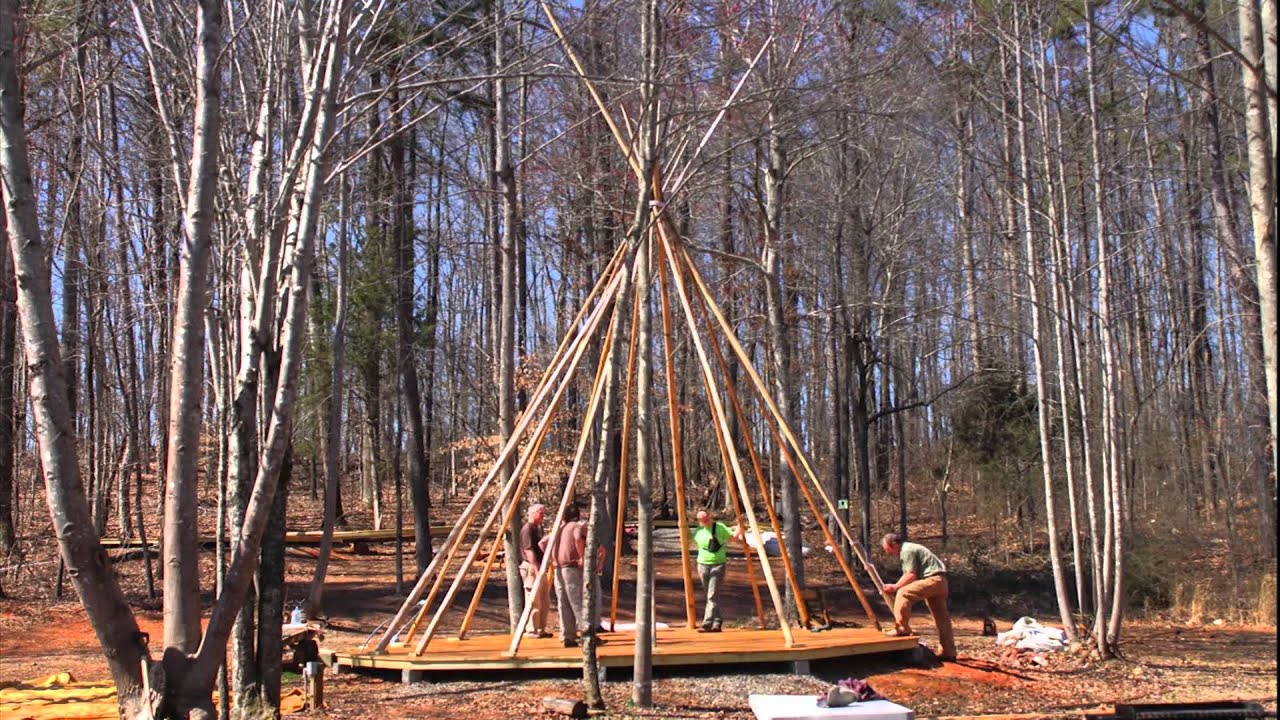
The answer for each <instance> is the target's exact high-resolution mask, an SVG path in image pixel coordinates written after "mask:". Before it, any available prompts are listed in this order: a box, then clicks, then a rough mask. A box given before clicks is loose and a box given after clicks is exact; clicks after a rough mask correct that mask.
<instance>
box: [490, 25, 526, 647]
mask: <svg viewBox="0 0 1280 720" xmlns="http://www.w3.org/2000/svg"><path fill="white" fill-rule="evenodd" d="M493 13H494V38H493V64H494V68H495V73H497V78H496V79H495V80H494V81H493V118H494V120H493V122H494V130H493V131H494V141H495V144H494V154H493V172H494V177H495V178H497V181H498V184H499V192H498V197H499V202H500V206H501V213H502V218H501V224H502V227H501V228H500V230H499V232H500V233H501V236H500V238H499V261H500V266H501V269H500V276H499V279H500V285H501V303H500V308H495V309H497V310H498V318H497V323H496V325H497V328H498V348H499V352H498V438H499V444H500V445H501V444H505V443H506V442H507V439H508V438H510V437H511V432H512V428H513V427H514V426H515V417H516V407H515V405H516V389H515V372H516V262H517V261H518V260H519V258H518V256H517V254H516V185H515V182H516V178H515V168H514V167H513V166H512V164H511V138H510V136H509V131H508V118H507V113H508V108H507V105H508V100H509V98H508V97H507V83H506V80H505V79H504V78H503V77H502V73H503V72H505V71H506V69H507V65H506V63H507V60H506V37H505V35H506V32H507V21H506V3H505V2H504V0H497V1H496V2H494V5H493ZM512 467H513V464H512V463H511V462H508V463H507V464H506V466H505V467H503V469H502V472H501V473H500V474H499V476H498V482H500V483H505V482H506V481H507V479H508V478H509V477H510V476H511V469H512ZM512 502H513V503H519V500H518V499H513V500H512ZM518 510H519V508H518V507H517V508H516V512H514V513H513V514H512V517H520V513H519V512H518ZM519 533H520V528H518V527H516V524H515V523H512V524H511V526H510V527H509V528H508V529H507V533H506V535H505V536H503V538H502V543H503V551H504V552H505V553H506V557H507V562H506V566H507V612H508V616H509V624H510V626H511V632H512V633H517V632H522V631H523V629H522V628H517V627H516V623H518V622H519V620H520V616H521V614H522V613H523V612H524V585H523V584H522V583H521V581H520V564H519V563H518V562H517V561H516V558H518V557H519V556H520V537H519Z"/></svg>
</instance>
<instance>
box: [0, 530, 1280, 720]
mask: <svg viewBox="0 0 1280 720" xmlns="http://www.w3.org/2000/svg"><path fill="white" fill-rule="evenodd" d="M313 556H314V552H313V551H310V550H305V549H291V550H290V552H289V556H288V557H289V564H288V576H287V592H288V597H289V599H290V603H291V604H290V607H292V601H293V600H295V599H297V598H300V597H302V596H303V595H304V593H305V591H306V586H307V582H308V581H309V579H310V575H311V568H312V565H313V562H314V560H313ZM412 562H413V559H412V555H410V554H406V556H405V557H404V564H405V566H406V568H407V569H410V571H411V568H412ZM139 566H140V563H138V562H137V561H136V560H133V561H127V562H122V563H119V564H118V568H119V570H120V572H121V573H122V575H124V576H125V577H126V578H127V579H128V580H129V581H133V582H136V581H137V578H138V575H139V570H138V568H139ZM807 568H808V571H809V577H810V582H811V583H814V584H829V585H831V586H832V587H833V588H838V587H840V585H841V583H842V582H843V579H842V578H843V576H842V575H840V574H839V572H838V570H836V569H835V564H834V563H832V562H830V560H829V559H828V558H819V559H817V560H816V561H815V562H813V563H809V564H807ZM631 572H632V569H631V568H630V567H628V568H627V570H626V571H624V582H623V597H624V598H627V600H626V601H624V602H623V603H621V607H620V613H619V614H620V617H619V620H620V621H626V620H630V619H631V618H630V612H626V610H628V609H629V608H627V607H626V606H628V605H630V604H631V603H630V600H629V598H631V597H632V596H633V595H632V593H633V584H632V583H631V581H630V580H631V578H630V574H631ZM410 574H411V572H410ZM695 582H696V580H695ZM130 584H133V583H132V582H130ZM471 585H473V583H472V584H471ZM471 585H468V587H466V588H464V592H463V594H462V597H470V593H471V591H472V587H471ZM135 587H137V586H136V585H135ZM761 588H762V592H763V583H761ZM658 591H659V598H658V606H659V608H660V609H659V614H660V616H661V619H663V620H664V621H669V622H672V623H679V622H682V621H683V619H682V616H683V612H682V611H681V609H680V608H681V606H682V605H683V600H682V591H681V585H680V573H679V563H678V560H677V559H675V558H662V559H660V561H659V568H658ZM726 595H727V602H726V606H727V614H728V617H729V618H730V620H729V623H730V624H747V623H751V622H753V618H752V615H753V614H754V606H755V603H754V600H753V598H752V594H751V592H750V589H749V588H748V587H747V586H746V583H745V571H744V570H743V569H742V567H741V560H738V561H736V567H734V568H733V569H732V570H731V579H730V586H729V588H728V592H727V593H726ZM828 595H829V599H828V602H829V604H831V606H832V607H831V611H832V614H833V616H834V617H835V618H836V619H837V620H840V621H844V622H855V623H859V624H863V625H866V624H867V622H868V621H867V619H866V617H865V615H864V614H863V613H862V610H861V608H860V606H859V605H858V603H857V601H856V598H855V597H854V595H853V593H852V592H851V591H849V590H848V588H847V587H845V589H844V590H843V591H840V590H832V591H831V592H829V593H828ZM484 597H485V601H484V603H482V606H481V611H480V613H479V614H478V616H477V622H476V628H477V631H478V632H483V631H486V630H488V631H501V630H502V629H503V628H504V627H505V626H506V622H507V620H506V615H507V613H506V603H505V587H504V585H503V577H502V574H501V573H494V577H493V579H492V580H491V582H490V585H489V587H488V588H487V589H486V591H485V593H484ZM326 598H327V600H326V603H325V609H326V611H327V613H328V616H329V620H330V626H329V630H328V633H327V637H326V639H325V642H324V643H323V644H324V645H326V646H330V645H332V646H336V645H355V644H358V643H360V642H363V641H364V640H365V639H366V638H368V637H369V636H370V635H371V634H372V633H373V632H374V631H375V629H376V628H377V626H378V625H379V624H380V623H382V622H383V621H385V620H387V619H388V618H389V617H390V616H391V614H393V613H394V612H395V609H396V608H397V607H398V605H399V602H400V601H401V599H402V598H403V594H402V593H397V592H396V591H395V576H394V555H393V553H392V551H391V549H390V547H389V546H386V545H381V546H373V548H372V549H371V550H370V551H369V552H368V553H367V554H355V553H353V552H350V551H349V550H339V552H337V553H336V555H335V558H334V562H333V564H332V565H331V566H330V575H329V583H328V584H327V591H326ZM209 599H210V598H208V597H206V600H209ZM147 604H148V605H149V606H151V607H155V605H154V603H147ZM699 604H700V603H699ZM878 604H879V603H878V601H877V605H878ZM767 605H768V601H767V595H766V607H767ZM605 608H606V612H607V610H608V603H606V605H605ZM458 614H459V613H455V614H454V615H453V616H451V617H452V618H453V620H452V622H453V623H454V624H456V622H457V619H456V617H457V615H458ZM138 615H139V622H140V624H141V625H142V629H143V630H144V631H146V632H149V633H150V634H151V636H152V637H153V638H157V639H158V638H159V637H161V631H160V616H159V613H158V612H157V611H155V610H142V611H140V612H139V614H138ZM1013 620H1014V618H998V621H999V622H1000V625H1001V629H1007V627H1008V626H1009V625H1010V624H1011V623H1012V621H1013ZM446 624H448V623H446ZM956 626H957V636H958V643H959V648H960V654H961V661H960V662H959V663H938V662H924V663H918V662H916V663H913V662H911V661H910V660H909V659H907V658H903V657H901V656H875V657H864V658H857V659H851V660H848V661H845V662H843V663H841V664H836V665H829V666H826V667H822V668H817V669H816V671H817V672H818V673H819V674H820V677H818V678H814V677H806V676H794V675H778V674H770V675H766V674H748V673H745V672H742V671H740V670H734V671H729V672H724V673H722V674H710V673H709V672H708V673H702V674H691V675H685V676H682V677H675V676H668V675H666V674H665V673H663V672H661V671H660V672H659V680H658V682H657V684H656V686H655V692H654V696H655V700H656V701H657V702H658V703H659V705H658V707H656V708H655V709H653V710H647V711H640V710H637V709H633V708H629V707H628V703H627V699H628V697H629V694H630V682H629V681H628V680H627V679H626V678H613V677H611V678H610V682H608V683H606V684H605V694H606V699H607V701H608V704H609V707H611V708H613V709H614V710H615V714H614V715H612V716H613V717H663V718H719V719H726V718H742V719H744V720H745V719H746V718H750V717H751V714H750V712H749V710H748V709H747V695H748V694H750V693H805V694H813V693H816V692H820V691H821V690H822V688H823V687H825V685H826V684H830V683H831V682H833V681H834V680H837V679H839V678H841V677H847V676H856V677H862V678H864V679H867V680H868V681H869V682H870V683H871V684H872V685H873V687H875V688H876V689H877V690H879V691H880V692H881V693H883V694H884V695H885V696H887V697H889V698H890V699H893V700H895V701H897V702H901V703H903V704H905V705H907V706H909V707H912V708H913V709H914V710H915V711H916V713H917V716H919V717H929V716H943V715H946V716H950V715H959V714H983V713H987V714H991V713H1033V712H1051V713H1057V714H1061V713H1082V712H1083V711H1085V710H1088V709H1094V708H1098V707H1103V706H1105V704H1107V703H1114V702H1157V701H1162V702H1169V701H1178V702H1188V701H1192V700H1211V699H1242V700H1260V701H1264V702H1268V703H1270V706H1271V707H1274V698H1275V694H1276V675H1275V672H1276V662H1275V650H1276V634H1275V628H1272V627H1266V628H1262V627H1232V628H1227V627H1214V626H1207V627H1204V626H1197V627H1185V626H1173V625H1161V624H1145V623H1131V624H1130V625H1129V626H1128V628H1127V630H1126V632H1127V642H1126V645H1125V649H1126V659H1125V660H1121V661H1115V662H1109V663H1102V664H1099V663H1096V662H1093V661H1091V660H1090V659H1089V658H1088V657H1086V656H1084V655H1082V654H1075V655H1068V654H1060V655H1056V656H1049V657H1048V658H1047V663H1048V664H1047V666H1046V667H1037V668H1035V669H1024V668H1018V667H1010V666H1009V665H1008V664H1007V663H1006V662H1005V661H1004V659H1003V658H1002V655H1001V652H1000V651H999V650H998V649H997V648H995V647H994V645H993V643H992V640H991V638H984V637H981V636H980V634H979V633H980V626H981V621H980V619H979V618H967V617H962V618H957V622H956ZM917 630H918V631H919V632H921V634H922V635H923V636H925V638H926V640H927V641H931V639H932V638H933V637H934V635H933V629H932V626H931V624H930V623H929V621H928V616H927V613H926V614H925V616H924V617H922V618H920V622H919V625H918V627H917ZM59 671H70V672H72V674H73V675H75V676H76V677H77V678H78V679H81V680H93V679H98V678H104V677H106V667H105V663H104V662H103V660H102V656H101V654H100V650H99V649H98V645H97V640H96V638H95V636H94V635H93V633H92V631H91V629H90V627H89V626H88V623H87V621H86V619H85V617H84V614H83V612H82V610H81V609H80V607H79V606H78V605H77V604H75V603H74V602H72V601H63V602H58V603H52V602H33V601H30V600H27V601H24V602H19V601H15V600H4V601H0V681H12V680H20V679H28V678H34V677H38V676H42V675H47V674H51V673H54V672H59ZM289 683H293V684H300V681H299V680H298V679H297V678H296V677H290V678H289V679H287V680H286V684H287V685H288V684H289ZM326 694H327V700H328V703H327V704H328V706H329V708H328V709H329V717H335V718H376V719H378V720H382V718H385V717H422V718H442V719H443V718H460V719H465V720H500V719H505V718H525V717H539V718H553V717H556V716H555V715H552V714H550V713H548V712H546V711H545V710H544V709H543V708H542V705H541V698H542V697H543V696H547V695H552V696H561V697H577V696H579V695H580V683H579V682H578V680H576V679H575V678H573V677H571V676H559V677H553V678H548V677H543V678H540V679H527V678H525V679H522V678H519V677H506V676H503V677H487V678H480V677H477V678H450V679H449V680H447V681H440V682H431V683H420V684H415V685H412V686H402V685H400V684H399V683H398V682H395V681H394V679H392V680H391V681H388V680H384V679H379V678H375V677H366V676H351V675H341V676H330V677H329V678H328V682H327V693H326ZM299 717H304V716H299Z"/></svg>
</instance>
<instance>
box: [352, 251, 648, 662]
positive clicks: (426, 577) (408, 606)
mask: <svg viewBox="0 0 1280 720" xmlns="http://www.w3.org/2000/svg"><path fill="white" fill-rule="evenodd" d="M624 254H625V253H623V252H622V248H619V251H618V252H617V253H615V255H614V258H613V261H612V262H611V263H610V266H609V268H611V270H609V269H608V268H607V271H606V273H605V274H604V275H602V276H601V278H600V281H599V282H597V283H596V287H597V288H599V287H601V285H602V284H604V283H605V280H606V278H608V284H607V285H606V289H605V290H604V291H602V292H601V295H602V296H607V295H610V294H611V293H616V292H617V287H616V285H617V284H618V283H619V277H620V275H619V274H618V273H617V264H618V262H619V261H620V260H621V258H622V257H623V256H624ZM610 286H612V290H609V289H608V288H609V287H610ZM592 292H593V293H594V292H595V288H593V290H592ZM589 299H590V297H588V300H589ZM610 299H611V298H610ZM606 304H607V303H606V302H605V299H604V298H603V297H602V299H601V300H600V301H599V303H598V304H597V305H596V307H595V308H594V309H593V310H592V312H591V313H590V315H588V318H589V321H588V325H592V324H593V323H592V322H591V321H590V318H595V321H594V324H595V325H598V324H599V316H600V315H601V314H602V312H603V310H602V308H603V307H605V305H606ZM589 306H590V302H586V303H583V307H582V308H581V309H580V311H579V317H581V316H582V314H583V313H584V312H585V311H586V309H587V308H588V307H589ZM575 319H576V318H575ZM576 324H577V323H575V325H576ZM586 329H587V328H585V327H584V328H580V329H579V331H578V332H577V333H575V334H574V335H572V336H568V335H566V336H565V340H564V341H563V342H562V343H561V346H560V349H559V350H557V351H556V358H557V360H556V361H555V362H553V363H552V365H551V368H554V372H553V371H552V370H550V369H549V370H548V372H547V373H544V376H543V382H541V383H539V385H538V388H537V389H536V390H535V391H534V395H533V398H532V399H531V401H530V403H529V407H528V408H527V409H526V411H525V412H524V413H523V414H522V415H521V417H520V419H519V420H518V421H517V423H516V427H515V428H514V429H513V431H512V433H511V437H509V438H508V439H507V442H506V444H505V445H503V447H502V450H501V451H500V452H499V453H498V457H497V459H496V460H495V462H494V464H493V466H492V467H491V468H490V469H489V472H488V473H487V474H486V475H485V479H484V480H483V481H482V482H481V483H480V487H479V488H477V490H476V494H475V496H474V497H472V499H471V502H469V503H467V506H466V507H465V508H464V509H463V511H462V515H461V516H460V517H459V519H458V522H457V523H456V524H454V526H453V529H452V530H450V531H449V535H448V536H446V537H445V540H444V544H443V545H442V549H444V548H448V547H451V546H452V545H456V544H457V543H458V542H459V541H460V539H461V537H462V536H463V534H464V533H465V532H466V529H467V527H469V526H470V524H471V521H472V519H473V517H474V515H475V512H476V507H477V506H478V505H479V503H480V499H481V498H482V497H483V496H484V495H485V493H486V492H487V491H488V489H489V486H490V485H492V484H493V481H494V479H495V478H497V476H498V471H499V469H500V468H501V467H502V466H503V465H505V464H506V463H507V461H508V460H509V459H510V458H511V455H512V453H514V452H515V450H516V448H517V447H519V443H520V438H521V437H522V436H523V435H524V432H525V431H526V430H527V429H528V427H529V425H530V424H531V423H532V422H533V417H534V415H535V414H536V413H537V411H538V409H539V408H540V406H541V404H542V402H543V401H544V400H545V399H546V397H547V395H548V394H550V384H549V383H548V382H546V380H547V379H548V378H549V377H550V376H551V375H553V374H556V373H558V372H559V371H560V369H562V368H563V366H564V365H565V364H566V363H567V360H568V353H567V350H568V348H570V347H571V346H574V345H575V344H578V343H580V342H581V341H582V338H583V336H584V335H585V334H586V333H585V330H586ZM442 554H443V553H437V554H436V555H435V557H433V558H432V560H431V563H430V564H429V565H427V569H426V570H424V571H423V572H422V575H420V576H419V577H418V581H417V582H416V583H414V586H413V589H412V590H411V591H410V592H409V595H408V596H406V597H405V601H404V603H402V604H401V606H400V609H399V610H398V611H397V612H396V615H395V617H394V618H392V620H391V622H390V623H388V625H387V629H386V630H385V631H384V632H383V634H382V637H381V638H379V640H378V644H377V646H375V648H374V650H373V652H374V653H375V654H376V653H382V652H386V649H387V646H389V645H390V644H391V640H392V639H393V638H394V637H395V635H396V633H397V632H398V631H399V630H400V628H401V627H402V626H403V625H404V622H405V620H406V619H408V616H409V613H410V612H411V611H412V610H413V608H414V606H415V605H416V604H417V602H418V600H419V599H420V598H421V597H422V593H423V592H424V591H425V590H426V588H427V583H428V582H430V581H431V578H432V576H433V575H434V574H435V573H436V571H437V570H438V569H440V565H441V562H440V561H441V556H442Z"/></svg>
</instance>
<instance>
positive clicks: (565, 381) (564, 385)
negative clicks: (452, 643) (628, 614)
mask: <svg viewBox="0 0 1280 720" xmlns="http://www.w3.org/2000/svg"><path fill="white" fill-rule="evenodd" d="M616 299H617V290H615V291H614V293H613V294H612V295H611V296H609V297H608V298H602V303H604V304H602V305H601V306H600V307H602V308H603V307H606V306H609V305H612V306H614V307H616V303H615V302H614V301H615V300H616ZM602 317H603V315H597V316H596V317H595V322H593V323H592V324H591V325H590V326H589V327H588V332H589V333H591V334H594V333H595V332H596V331H597V330H599V328H600V319H601V318H602ZM616 322H617V314H616V313H615V314H613V315H612V316H611V320H610V323H609V324H610V327H612V325H613V324H614V323H616ZM611 337H612V333H609V334H608V336H607V337H606V338H605V347H606V348H607V347H608V345H609V341H610V338H611ZM587 346H588V343H587V342H585V341H584V342H582V343H580V344H579V345H578V347H577V348H576V349H575V350H574V359H573V366H572V367H570V368H569V370H568V371H567V372H565V373H564V375H563V377H561V379H560V385H559V387H557V388H556V394H555V397H554V398H552V402H551V406H550V408H549V409H548V411H547V412H546V414H545V415H543V416H542V418H541V419H540V420H539V421H538V428H537V432H538V433H539V434H542V433H543V432H545V431H546V428H548V427H550V425H551V421H552V420H553V419H554V418H555V414H556V410H558V409H559V408H560V403H561V402H562V401H563V399H564V395H565V392H566V391H567V390H568V388H569V385H571V384H572V382H573V370H574V369H575V368H576V367H577V364H578V362H579V361H580V360H581V359H582V356H583V355H584V354H585V353H586V349H587ZM603 363H604V358H603V357H602V358H601V365H602V366H603ZM599 382H600V371H599V370H597V374H596V383H597V384H599ZM584 427H585V426H584ZM584 434H585V433H584ZM538 449H541V444H540V443H539V444H537V446H536V447H532V448H530V450H532V451H533V452H526V453H524V454H523V455H521V456H520V460H519V463H518V464H517V466H516V468H515V470H514V471H513V472H512V474H511V478H510V480H509V481H508V484H507V487H505V488H504V493H503V497H500V498H498V501H497V502H496V503H495V504H494V506H493V509H492V510H490V512H489V517H488V519H487V520H486V521H485V524H484V526H483V527H482V528H481V530H480V537H478V538H477V539H476V542H475V544H474V545H473V546H472V548H471V551H470V552H469V553H468V554H467V561H466V562H464V563H463V564H462V566H461V567H460V568H458V574H457V576H455V577H454V580H453V583H452V585H450V587H449V591H448V592H447V593H446V594H445V598H444V601H443V602H441V603H440V608H439V609H438V610H436V614H435V616H434V617H432V619H431V624H430V625H429V626H428V627H427V632H425V633H423V636H422V639H421V640H419V641H418V645H417V646H416V647H415V648H414V653H415V654H417V655H421V654H422V653H423V651H424V650H426V648H427V644H428V643H430V642H431V638H432V637H434V636H435V631H436V629H437V628H438V627H439V624H440V620H441V619H442V618H443V617H444V615H445V613H446V612H448V610H449V608H450V607H452V605H453V599H454V597H456V595H457V591H458V588H459V587H461V586H462V580H463V578H465V577H466V574H467V571H468V570H470V568H471V562H474V560H475V556H476V555H477V554H478V553H479V552H480V548H481V547H482V544H483V541H484V536H485V535H486V534H488V531H489V528H490V527H492V525H493V522H494V520H496V519H497V517H498V514H499V513H501V512H502V511H503V509H504V506H507V505H508V504H510V507H508V508H506V515H507V521H508V522H510V518H511V516H512V514H513V513H514V511H515V505H516V503H512V502H511V500H512V499H514V500H516V501H517V502H518V500H519V497H520V492H521V491H523V490H524V487H525V483H526V482H527V480H528V477H529V473H528V472H527V469H528V468H531V467H532V466H533V460H534V456H535V455H536V454H537V452H536V451H537V450H538ZM576 469H577V463H575V464H574V470H573V471H576ZM573 471H571V472H570V478H569V482H568V483H566V484H565V486H566V491H567V490H568V489H569V488H570V487H571V486H572V485H573V475H572V473H573ZM517 478H519V484H518V490H517V491H516V493H515V495H514V498H512V497H509V496H511V495H512V493H511V490H512V486H513V485H514V484H515V483H516V481H517ZM561 512H562V513H563V505H562V509H561ZM556 520H557V522H558V521H559V520H560V516H557V518H556ZM553 529H554V526H553ZM495 541H496V540H495ZM544 559H545V558H544ZM513 561H514V558H507V562H513ZM540 579H541V577H539V578H538V579H535V581H534V587H538V586H539V580H540ZM532 610H533V606H532V604H531V603H525V608H524V612H522V613H521V614H520V622H519V624H517V625H516V627H515V632H513V633H512V634H513V635H515V636H516V637H517V638H518V637H520V636H521V635H522V634H523V632H524V627H525V624H526V623H528V622H529V618H528V616H529V614H530V613H531V612H532Z"/></svg>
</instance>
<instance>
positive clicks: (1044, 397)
mask: <svg viewBox="0 0 1280 720" xmlns="http://www.w3.org/2000/svg"><path fill="white" fill-rule="evenodd" d="M1013 37H1014V42H1015V43H1017V45H1016V46H1015V48H1014V57H1013V62H1014V77H1015V80H1014V82H1015V86H1016V87H1015V90H1016V93H1017V103H1018V108H1017V112H1016V113H1015V121H1016V123H1017V132H1018V172H1019V175H1021V183H1020V184H1021V189H1022V240H1023V252H1024V253H1025V255H1026V256H1025V257H1024V258H1023V266H1022V267H1023V272H1024V278H1025V280H1026V283H1027V297H1028V299H1029V301H1030V303H1029V305H1030V310H1031V352H1032V363H1033V365H1034V367H1035V376H1036V395H1037V398H1036V424H1037V427H1038V429H1039V434H1040V471H1041V474H1042V476H1043V479H1044V511H1045V524H1046V530H1047V531H1048V534H1049V562H1050V564H1051V565H1052V567H1053V589H1054V594H1055V595H1056V596H1057V600H1058V615H1059V618H1060V619H1061V620H1062V627H1063V629H1064V630H1065V631H1066V633H1067V639H1068V640H1070V641H1071V642H1075V639H1076V629H1075V623H1074V622H1073V621H1072V619H1071V601H1070V599H1069V598H1068V597H1067V579H1066V574H1065V572H1064V571H1063V567H1062V550H1061V548H1060V547H1059V544H1058V516H1057V512H1056V504H1055V497H1054V487H1053V436H1052V428H1051V422H1050V420H1049V383H1048V373H1047V372H1046V371H1045V359H1044V352H1043V347H1044V344H1045V338H1044V331H1043V329H1042V325H1043V321H1042V320H1041V314H1042V312H1043V309H1042V306H1041V303H1040V282H1039V277H1038V275H1039V270H1040V267H1041V266H1040V256H1039V253H1038V252H1037V250H1038V248H1037V244H1036V233H1035V227H1034V225H1033V222H1034V218H1033V216H1032V205H1031V162H1030V158H1029V153H1030V149H1029V147H1028V142H1027V132H1028V130H1027V103H1026V97H1025V86H1026V83H1025V82H1024V81H1023V69H1022V65H1023V61H1022V33H1021V21H1020V13H1019V12H1018V9H1017V8H1016V7H1015V8H1014V15H1013Z"/></svg>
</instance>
